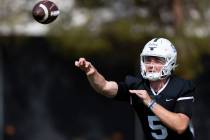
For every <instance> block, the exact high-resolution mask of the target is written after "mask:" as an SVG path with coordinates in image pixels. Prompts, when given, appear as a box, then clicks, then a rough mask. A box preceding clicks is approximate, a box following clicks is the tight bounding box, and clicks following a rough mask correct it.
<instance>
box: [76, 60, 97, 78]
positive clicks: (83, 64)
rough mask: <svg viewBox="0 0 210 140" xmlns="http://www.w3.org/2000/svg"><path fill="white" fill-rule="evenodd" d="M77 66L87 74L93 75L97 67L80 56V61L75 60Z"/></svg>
mask: <svg viewBox="0 0 210 140" xmlns="http://www.w3.org/2000/svg"><path fill="white" fill-rule="evenodd" d="M75 66H76V67H78V68H80V69H81V70H82V71H84V72H85V73H86V75H91V74H93V73H95V71H96V69H95V67H94V66H93V65H92V64H91V63H90V62H89V61H87V60H85V58H79V60H78V61H75Z"/></svg>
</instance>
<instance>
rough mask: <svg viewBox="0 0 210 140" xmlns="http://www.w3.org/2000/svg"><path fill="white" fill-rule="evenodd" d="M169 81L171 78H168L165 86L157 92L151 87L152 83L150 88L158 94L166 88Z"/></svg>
mask: <svg viewBox="0 0 210 140" xmlns="http://www.w3.org/2000/svg"><path fill="white" fill-rule="evenodd" d="M169 81H170V78H168V80H167V82H166V83H165V84H164V86H163V87H162V88H161V89H160V90H159V91H158V92H155V90H154V89H153V88H152V87H151V85H150V90H151V91H152V93H153V94H154V95H158V94H159V93H161V92H162V91H163V90H164V89H165V87H166V86H167V85H168V83H169Z"/></svg>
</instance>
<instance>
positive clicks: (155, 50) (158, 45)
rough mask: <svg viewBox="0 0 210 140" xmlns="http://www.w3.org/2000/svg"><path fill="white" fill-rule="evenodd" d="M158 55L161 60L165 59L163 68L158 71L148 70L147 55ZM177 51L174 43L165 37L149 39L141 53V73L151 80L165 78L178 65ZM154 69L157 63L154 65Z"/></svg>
mask: <svg viewBox="0 0 210 140" xmlns="http://www.w3.org/2000/svg"><path fill="white" fill-rule="evenodd" d="M150 56H151V57H156V58H158V59H160V61H161V60H162V61H165V63H163V64H162V68H161V70H159V71H158V72H157V71H155V70H152V71H147V69H146V65H148V64H146V63H145V60H146V58H147V57H150ZM176 58H177V52H176V49H175V47H174V46H173V45H172V43H171V42H170V41H169V40H167V39H165V38H155V39H152V40H151V41H149V42H148V43H147V44H146V45H145V46H144V49H143V51H142V53H141V55H140V61H141V75H142V76H143V78H145V79H148V80H150V81H156V80H160V79H164V78H166V77H168V76H170V75H171V73H172V71H173V70H175V67H176ZM153 67H154V69H155V67H156V65H154V66H153Z"/></svg>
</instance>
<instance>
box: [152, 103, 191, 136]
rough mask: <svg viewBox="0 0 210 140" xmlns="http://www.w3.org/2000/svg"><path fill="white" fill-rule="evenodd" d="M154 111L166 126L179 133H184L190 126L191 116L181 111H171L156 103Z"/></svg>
mask: <svg viewBox="0 0 210 140" xmlns="http://www.w3.org/2000/svg"><path fill="white" fill-rule="evenodd" d="M152 111H153V112H154V114H155V115H156V116H157V117H159V119H160V120H161V121H162V122H163V123H164V124H165V125H166V126H168V127H169V128H171V129H172V130H175V131H176V132H177V133H178V134H182V133H183V132H184V131H185V130H186V129H187V127H188V124H189V118H188V117H186V116H185V115H183V114H181V113H174V112H170V111H168V110H166V109H165V108H163V107H162V106H161V105H159V104H155V105H154V107H153V108H152Z"/></svg>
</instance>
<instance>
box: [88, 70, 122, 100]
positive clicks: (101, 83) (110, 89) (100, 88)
mask: <svg viewBox="0 0 210 140" xmlns="http://www.w3.org/2000/svg"><path fill="white" fill-rule="evenodd" d="M87 77H88V80H89V82H90V84H91V86H92V87H93V88H94V89H95V90H96V91H97V92H98V93H100V94H102V95H104V96H106V97H114V96H115V95H116V94H117V90H118V86H117V83H116V82H113V81H107V80H106V79H105V78H104V77H103V76H102V75H101V74H100V73H99V72H97V71H95V72H94V73H93V74H91V75H87Z"/></svg>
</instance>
